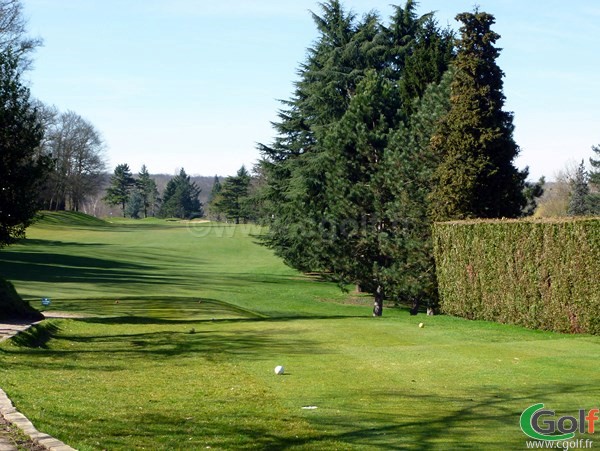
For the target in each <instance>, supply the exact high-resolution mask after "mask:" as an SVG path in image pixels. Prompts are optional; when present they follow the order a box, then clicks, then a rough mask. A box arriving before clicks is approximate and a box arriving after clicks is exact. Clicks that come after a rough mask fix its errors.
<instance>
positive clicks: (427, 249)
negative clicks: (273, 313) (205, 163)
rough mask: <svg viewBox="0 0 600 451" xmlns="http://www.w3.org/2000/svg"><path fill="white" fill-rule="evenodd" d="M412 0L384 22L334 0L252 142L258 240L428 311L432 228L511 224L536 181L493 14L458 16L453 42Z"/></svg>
mask: <svg viewBox="0 0 600 451" xmlns="http://www.w3.org/2000/svg"><path fill="white" fill-rule="evenodd" d="M416 5H417V3H416V2H414V1H411V0H409V1H407V2H406V4H405V5H404V6H395V7H394V14H393V15H392V16H391V17H390V18H389V19H388V20H387V21H384V20H382V19H381V18H380V17H379V16H378V15H377V14H376V13H368V14H366V15H364V16H363V17H362V18H358V17H357V16H356V15H355V14H353V13H350V12H347V11H346V10H345V9H344V8H343V6H342V4H341V3H340V2H339V1H337V0H329V1H327V2H325V3H323V4H321V5H320V8H321V15H317V14H313V18H314V21H315V24H316V27H317V29H318V32H319V37H318V39H317V40H316V42H315V43H314V45H313V46H312V47H311V48H309V50H308V52H307V57H306V60H305V61H304V62H303V63H302V64H301V65H300V68H299V71H298V72H299V80H298V81H297V82H296V84H295V86H296V88H295V91H294V93H293V94H292V96H291V97H290V99H288V100H285V101H284V102H283V108H282V110H281V111H280V112H279V120H278V121H277V122H276V123H275V124H274V127H275V131H276V133H277V135H276V137H275V139H274V141H273V142H272V143H270V144H263V145H260V150H261V152H262V156H263V160H262V161H261V164H260V166H261V169H262V172H263V173H264V176H265V181H264V186H263V187H262V189H261V193H262V196H261V199H262V202H263V204H262V206H263V210H264V212H265V213H266V215H265V217H267V218H269V219H270V222H269V224H270V228H269V232H268V235H267V237H266V239H265V244H266V245H267V246H269V247H271V248H272V249H274V250H275V252H276V253H277V254H278V255H279V256H281V257H282V258H283V259H284V260H285V261H286V262H287V263H288V264H289V265H290V266H293V267H295V268H298V269H300V270H302V271H313V272H319V273H321V274H323V275H324V276H325V277H328V278H329V279H332V280H335V281H337V282H338V283H339V284H340V285H342V286H345V285H347V284H356V285H358V286H359V287H360V288H361V289H362V290H364V291H367V292H370V293H373V294H374V309H373V314H374V315H381V313H382V307H383V302H384V300H386V299H389V300H392V301H394V302H403V303H409V304H410V305H412V307H413V311H416V310H417V309H418V307H419V305H423V304H426V305H428V306H430V307H434V306H435V305H436V304H437V302H438V293H437V282H436V277H435V266H434V259H433V251H432V238H431V226H432V223H433V222H434V221H445V220H450V219H468V218H476V217H481V218H495V217H519V216H522V215H525V214H529V213H530V212H531V211H532V209H534V208H535V197H536V196H538V195H539V194H540V193H541V187H540V186H536V185H535V184H528V183H527V182H526V177H527V173H528V171H527V170H524V171H519V170H517V169H516V167H515V166H514V164H513V161H514V159H515V157H516V156H517V155H518V152H519V148H518V146H517V145H516V143H515V141H514V139H513V128H514V127H513V123H512V122H513V115H512V113H510V112H506V111H504V100H505V97H504V94H503V82H502V77H503V73H502V71H501V70H500V68H499V67H498V65H497V64H496V59H497V57H498V55H499V49H498V48H497V47H495V43H496V41H497V40H498V39H499V35H498V34H496V33H495V32H494V31H493V30H492V26H493V24H494V17H493V16H492V15H490V14H487V13H485V12H482V11H479V10H475V11H474V12H472V13H463V14H459V15H458V16H457V20H458V21H459V22H460V23H461V27H460V31H459V34H458V35H456V36H455V35H454V33H453V32H451V31H450V30H449V29H446V28H440V27H439V26H438V24H437V22H436V20H435V17H434V14H433V13H428V14H425V15H422V16H419V15H417V14H416Z"/></svg>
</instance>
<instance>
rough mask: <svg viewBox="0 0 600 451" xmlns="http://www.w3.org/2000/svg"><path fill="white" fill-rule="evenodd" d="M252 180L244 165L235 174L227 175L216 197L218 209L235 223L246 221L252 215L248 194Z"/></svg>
mask: <svg viewBox="0 0 600 451" xmlns="http://www.w3.org/2000/svg"><path fill="white" fill-rule="evenodd" d="M250 180H251V177H250V174H249V173H248V171H247V170H246V168H245V167H244V166H242V167H241V168H240V169H239V170H238V171H237V174H236V175H235V176H232V177H227V179H226V180H225V182H224V183H223V185H221V188H220V191H219V193H218V195H217V197H216V198H215V207H216V210H217V211H218V212H220V213H223V214H224V215H225V217H226V218H227V219H230V220H232V221H234V222H235V224H239V223H240V222H244V223H245V222H246V221H247V220H248V219H249V218H250V217H251V216H252V214H251V211H250V202H249V196H248V189H249V187H250Z"/></svg>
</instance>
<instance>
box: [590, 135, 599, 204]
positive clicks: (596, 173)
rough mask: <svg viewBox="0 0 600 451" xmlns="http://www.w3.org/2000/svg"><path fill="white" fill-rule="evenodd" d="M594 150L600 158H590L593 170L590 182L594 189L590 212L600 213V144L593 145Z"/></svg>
mask: <svg viewBox="0 0 600 451" xmlns="http://www.w3.org/2000/svg"><path fill="white" fill-rule="evenodd" d="M592 151H593V152H594V153H595V154H596V155H597V156H598V159H594V158H590V165H591V166H592V170H591V171H590V172H589V174H588V177H589V184H590V187H591V188H592V189H593V190H594V191H593V192H591V193H590V194H589V196H588V200H589V208H590V213H592V214H595V215H600V144H599V145H597V146H592Z"/></svg>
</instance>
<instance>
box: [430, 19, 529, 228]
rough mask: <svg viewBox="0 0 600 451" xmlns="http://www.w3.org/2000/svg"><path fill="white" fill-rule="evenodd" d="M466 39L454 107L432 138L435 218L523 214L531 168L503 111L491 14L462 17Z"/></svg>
mask: <svg viewBox="0 0 600 451" xmlns="http://www.w3.org/2000/svg"><path fill="white" fill-rule="evenodd" d="M457 20H459V21H461V22H462V24H463V25H462V27H461V29H460V33H461V37H460V40H459V41H458V51H457V56H456V60H455V61H454V70H455V75H454V80H453V82H452V97H451V108H450V112H449V113H448V115H447V117H446V118H445V120H444V123H443V126H442V127H441V128H440V131H439V133H437V134H436V136H435V137H434V138H433V143H434V146H435V150H436V152H437V154H438V155H439V159H440V164H439V166H438V168H437V170H436V173H435V176H434V180H433V185H434V186H433V190H432V192H431V194H430V196H429V199H430V202H431V216H432V218H433V219H434V220H437V221H443V220H449V219H467V218H500V217H509V218H510V217H518V216H520V214H521V211H522V209H523V207H524V206H525V198H524V196H523V188H524V182H525V178H526V176H527V172H519V171H518V170H517V169H516V168H515V167H514V166H513V163H512V162H513V160H514V159H515V157H516V156H517V155H518V153H519V148H518V146H517V145H516V143H515V142H514V140H513V136H512V135H513V129H514V126H513V123H512V121H513V116H512V113H508V112H505V111H503V107H504V100H505V97H504V94H503V92H502V87H503V83H502V76H503V73H502V71H501V70H500V68H499V67H498V66H497V64H496V59H497V58H498V56H499V49H497V48H496V47H495V46H494V44H495V42H496V41H497V40H498V39H499V37H500V36H499V35H498V34H497V33H495V32H494V31H492V30H491V26H492V25H493V24H494V22H495V19H494V17H493V16H492V15H490V14H487V13H483V12H479V11H476V12H475V13H463V14H459V15H458V16H457Z"/></svg>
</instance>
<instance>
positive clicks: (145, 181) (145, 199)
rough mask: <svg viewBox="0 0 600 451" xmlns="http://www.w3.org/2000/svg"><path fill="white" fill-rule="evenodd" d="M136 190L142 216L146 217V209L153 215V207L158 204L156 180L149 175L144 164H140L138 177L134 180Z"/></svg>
mask: <svg viewBox="0 0 600 451" xmlns="http://www.w3.org/2000/svg"><path fill="white" fill-rule="evenodd" d="M135 186H136V191H137V192H138V193H139V196H140V200H141V205H142V209H143V212H144V218H147V217H148V210H150V211H151V213H152V215H153V216H154V208H155V207H156V205H157V204H158V188H157V187H156V182H155V181H154V180H153V179H152V178H151V177H150V173H149V172H148V168H147V167H146V165H145V164H144V165H142V168H141V169H140V172H139V173H138V178H137V180H136V181H135Z"/></svg>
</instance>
